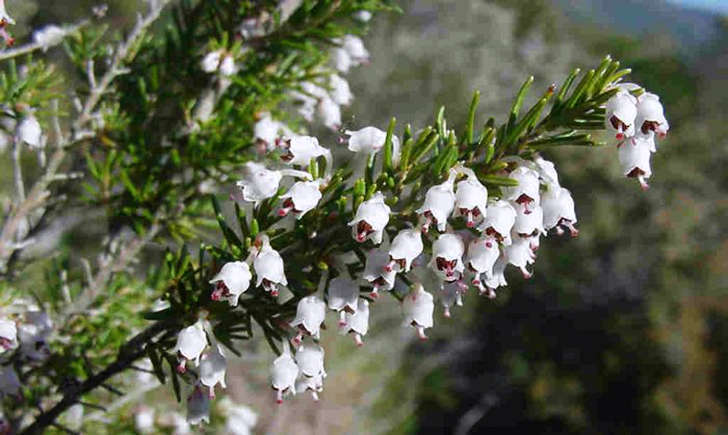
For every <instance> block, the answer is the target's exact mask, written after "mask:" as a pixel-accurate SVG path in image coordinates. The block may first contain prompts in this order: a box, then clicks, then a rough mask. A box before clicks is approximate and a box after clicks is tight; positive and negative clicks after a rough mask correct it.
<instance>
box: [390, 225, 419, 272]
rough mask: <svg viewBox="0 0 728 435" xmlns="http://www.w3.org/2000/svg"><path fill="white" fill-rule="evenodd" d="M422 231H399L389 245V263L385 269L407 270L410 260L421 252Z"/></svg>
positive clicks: (410, 264) (409, 266) (408, 269)
mask: <svg viewBox="0 0 728 435" xmlns="http://www.w3.org/2000/svg"><path fill="white" fill-rule="evenodd" d="M423 249H424V246H423V245H422V233H421V232H420V230H419V229H407V230H402V231H400V232H399V233H398V234H397V235H396V236H395V237H394V240H392V245H391V246H390V247H389V263H387V265H386V266H384V268H385V270H387V271H392V270H394V271H395V272H403V271H404V272H409V271H410V268H411V267H412V261H414V259H415V258H417V257H418V256H419V255H420V254H422V250H423Z"/></svg>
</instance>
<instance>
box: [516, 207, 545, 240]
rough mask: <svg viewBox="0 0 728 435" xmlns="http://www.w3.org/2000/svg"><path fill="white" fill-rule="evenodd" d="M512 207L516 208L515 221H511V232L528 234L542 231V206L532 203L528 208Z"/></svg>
mask: <svg viewBox="0 0 728 435" xmlns="http://www.w3.org/2000/svg"><path fill="white" fill-rule="evenodd" d="M514 208H515V209H516V221H515V222H514V223H513V230H512V232H513V233H518V234H520V235H529V236H530V235H532V234H534V233H542V232H543V231H544V230H543V208H542V207H541V206H540V205H534V206H532V207H531V209H528V210H526V209H525V208H523V207H514Z"/></svg>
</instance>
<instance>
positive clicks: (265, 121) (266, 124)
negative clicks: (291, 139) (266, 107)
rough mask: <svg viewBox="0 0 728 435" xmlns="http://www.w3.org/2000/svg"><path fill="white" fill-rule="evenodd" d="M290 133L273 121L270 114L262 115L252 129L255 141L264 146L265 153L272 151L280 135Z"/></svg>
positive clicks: (286, 128) (281, 124)
mask: <svg viewBox="0 0 728 435" xmlns="http://www.w3.org/2000/svg"><path fill="white" fill-rule="evenodd" d="M290 133H291V132H290V130H289V129H288V127H286V126H285V125H284V124H283V123H281V122H279V121H276V120H274V119H273V118H272V117H271V115H270V113H265V114H263V116H262V117H261V118H260V120H258V122H256V123H255V126H254V127H253V135H254V136H255V139H256V140H257V141H258V142H259V143H261V144H263V145H264V146H265V150H266V151H271V150H272V149H273V147H274V146H275V145H276V143H277V142H278V138H280V137H281V135H290Z"/></svg>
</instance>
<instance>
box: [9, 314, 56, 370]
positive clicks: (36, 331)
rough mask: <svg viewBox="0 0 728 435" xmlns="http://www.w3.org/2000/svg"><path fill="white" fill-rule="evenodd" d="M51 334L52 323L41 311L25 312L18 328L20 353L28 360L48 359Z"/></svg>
mask: <svg viewBox="0 0 728 435" xmlns="http://www.w3.org/2000/svg"><path fill="white" fill-rule="evenodd" d="M52 333H53V323H52V322H51V319H50V317H48V314H46V313H45V312H43V311H27V312H26V313H25V316H24V320H23V321H22V322H20V323H19V326H18V341H19V342H20V353H21V354H22V355H23V356H24V357H25V358H28V359H31V360H34V361H40V360H44V359H46V358H48V356H49V355H50V349H49V348H48V338H49V337H50V335H51V334H52Z"/></svg>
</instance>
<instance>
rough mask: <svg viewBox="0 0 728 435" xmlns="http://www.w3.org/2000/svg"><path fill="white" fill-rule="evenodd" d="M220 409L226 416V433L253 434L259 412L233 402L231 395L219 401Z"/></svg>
mask: <svg viewBox="0 0 728 435" xmlns="http://www.w3.org/2000/svg"><path fill="white" fill-rule="evenodd" d="M217 407H218V409H220V410H221V412H222V414H223V415H224V416H225V417H226V420H225V433H226V435H251V434H252V433H253V432H252V429H253V427H255V425H256V424H257V423H258V414H256V413H255V411H253V410H252V409H250V408H249V407H247V406H245V405H241V404H237V403H233V401H232V400H230V398H229V397H223V398H222V399H220V400H219V401H218V402H217Z"/></svg>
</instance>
